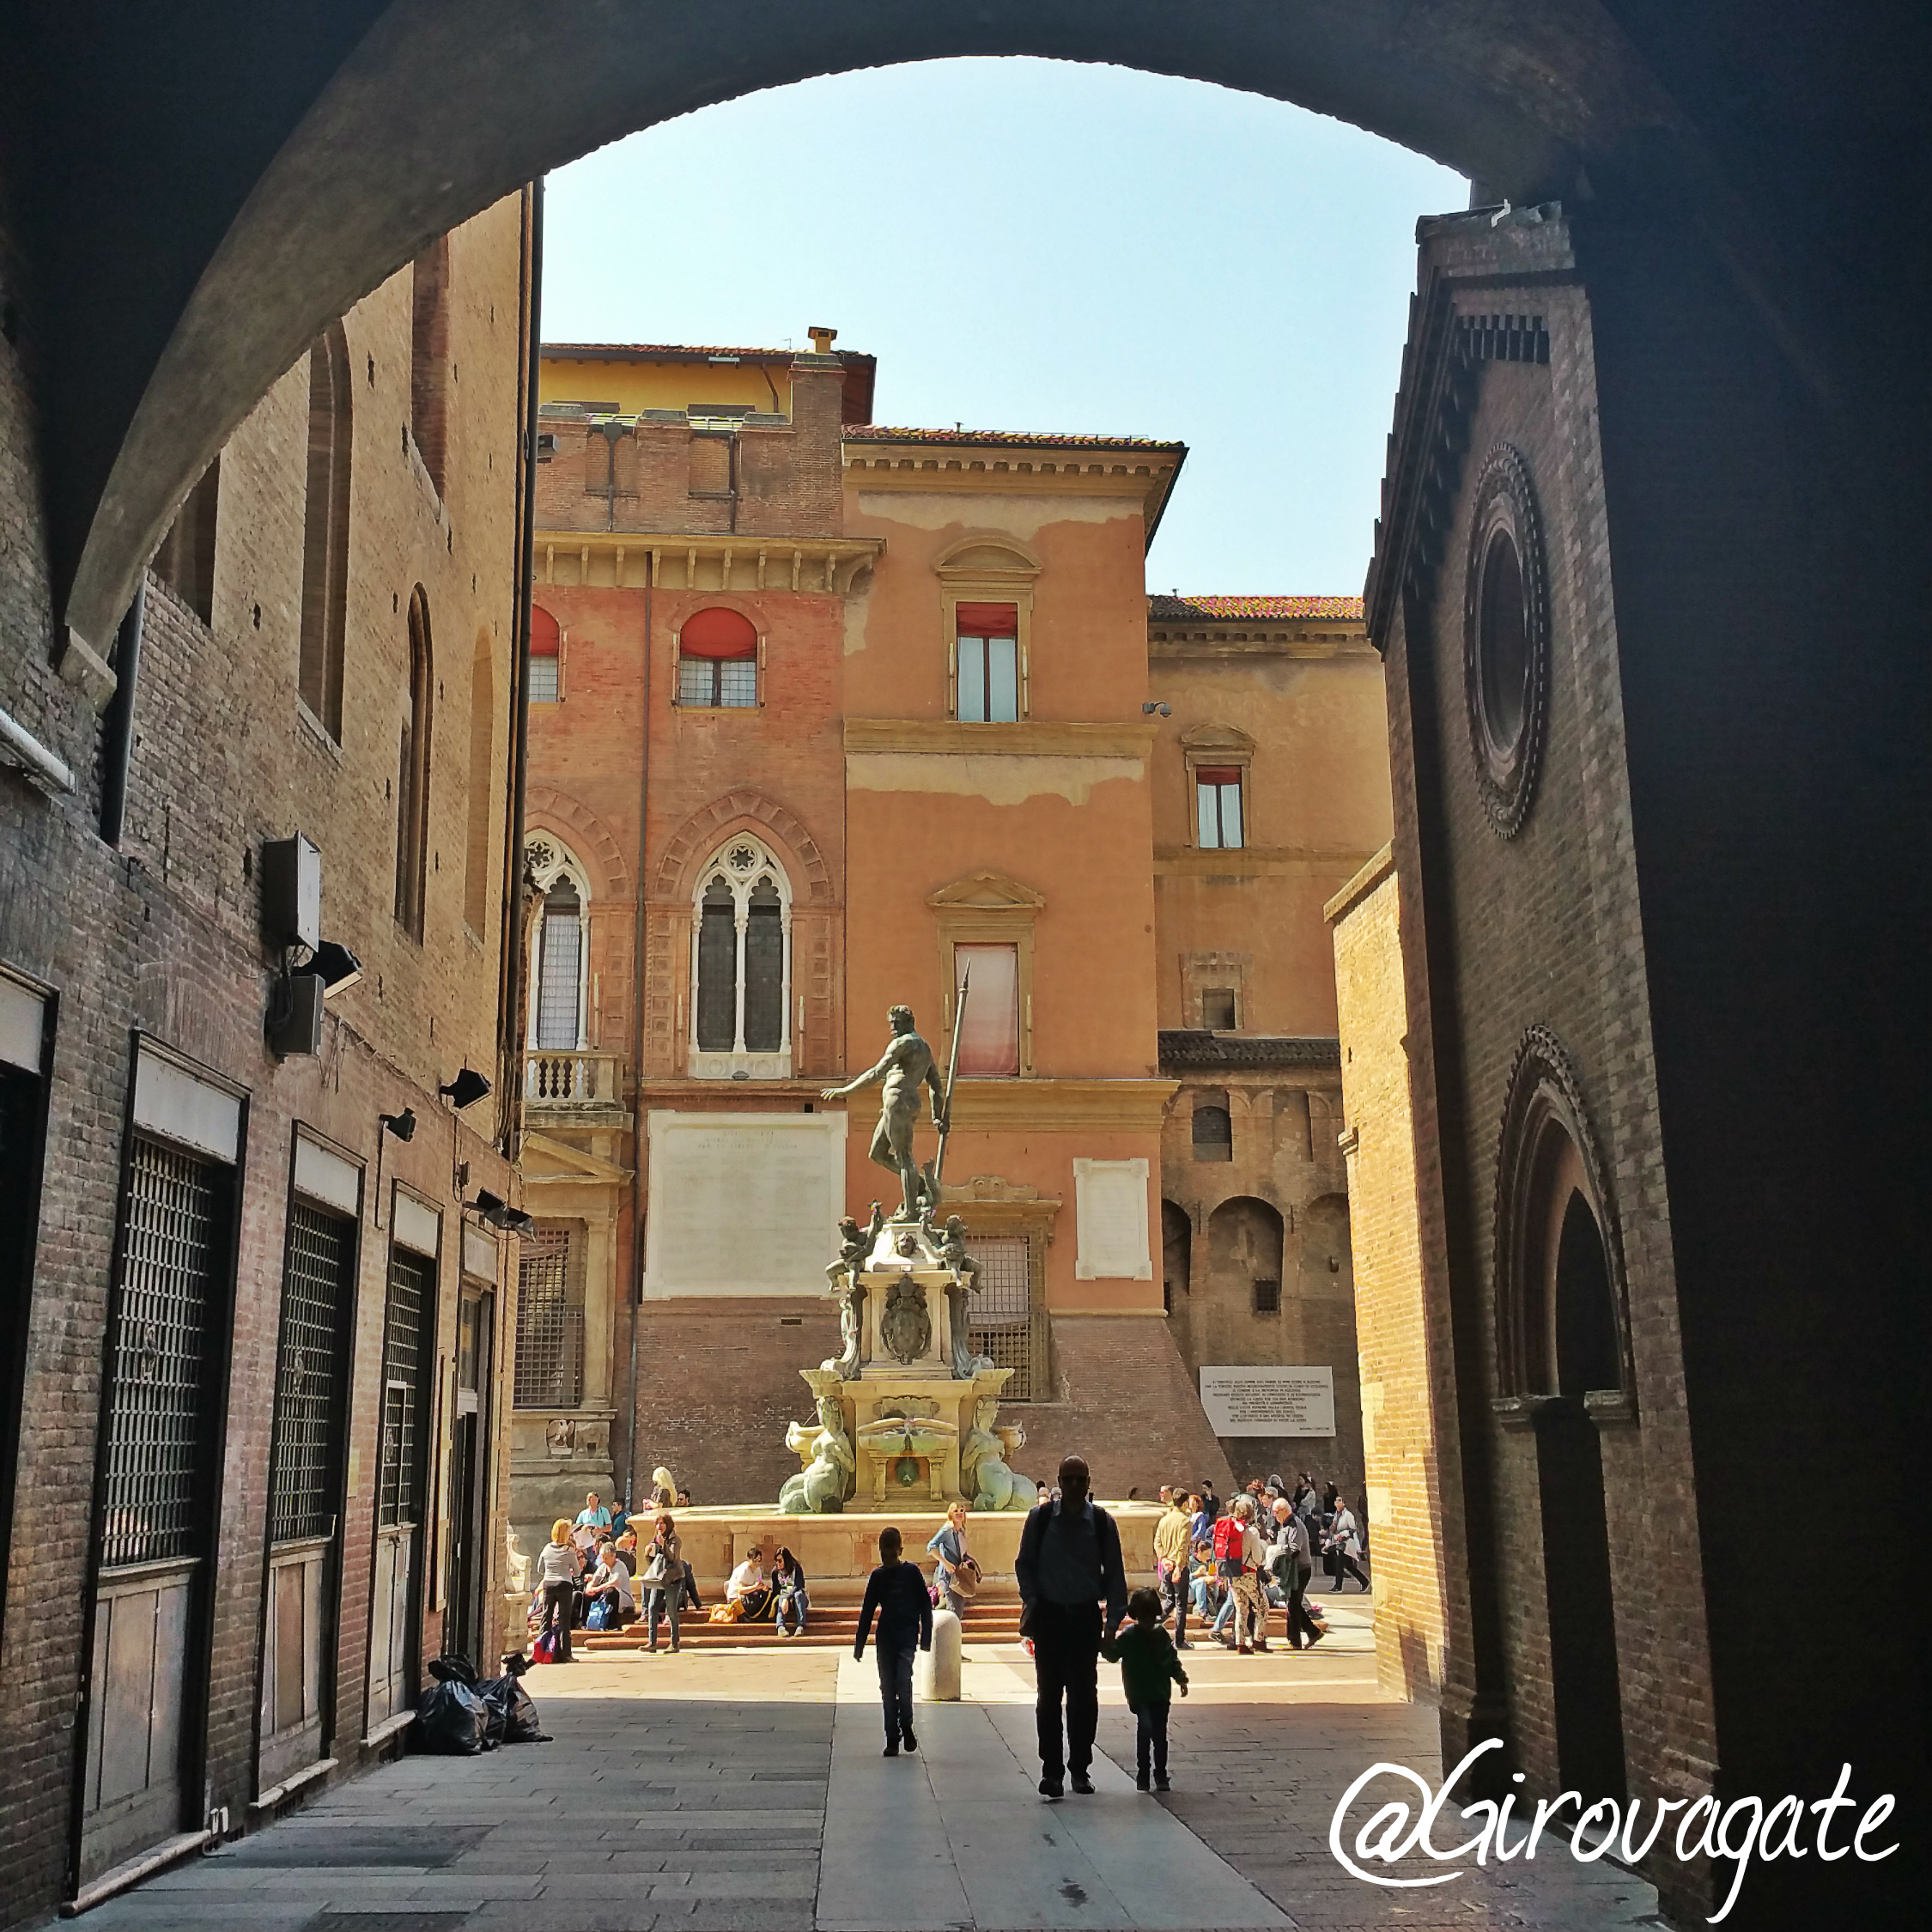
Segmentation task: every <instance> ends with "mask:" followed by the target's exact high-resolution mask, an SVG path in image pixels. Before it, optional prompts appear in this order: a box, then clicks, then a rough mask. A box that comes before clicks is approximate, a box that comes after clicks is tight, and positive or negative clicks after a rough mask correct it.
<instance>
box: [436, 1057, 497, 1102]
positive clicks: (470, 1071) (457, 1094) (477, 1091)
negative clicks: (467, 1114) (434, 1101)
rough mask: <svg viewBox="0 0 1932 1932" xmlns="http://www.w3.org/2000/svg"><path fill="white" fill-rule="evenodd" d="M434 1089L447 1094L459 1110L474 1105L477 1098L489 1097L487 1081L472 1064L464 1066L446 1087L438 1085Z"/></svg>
mask: <svg viewBox="0 0 1932 1932" xmlns="http://www.w3.org/2000/svg"><path fill="white" fill-rule="evenodd" d="M436 1091H437V1092H438V1093H440V1094H444V1095H447V1097H448V1098H449V1099H450V1100H451V1101H452V1102H453V1103H454V1104H455V1106H456V1108H457V1109H458V1111H459V1112H460V1111H461V1110H462V1109H464V1108H465V1107H474V1106H475V1105H476V1103H477V1102H478V1101H479V1100H487V1099H489V1081H488V1080H486V1079H485V1078H483V1075H482V1074H481V1073H479V1072H477V1070H476V1069H475V1068H474V1067H473V1066H465V1068H464V1069H463V1071H462V1072H460V1073H459V1074H458V1075H457V1076H456V1078H454V1079H453V1080H452V1081H451V1082H450V1084H448V1085H447V1087H438V1088H437V1089H436Z"/></svg>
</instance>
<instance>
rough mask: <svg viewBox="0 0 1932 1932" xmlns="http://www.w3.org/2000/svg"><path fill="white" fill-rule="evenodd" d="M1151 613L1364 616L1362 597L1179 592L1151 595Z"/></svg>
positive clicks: (1252, 615)
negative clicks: (1192, 595)
mask: <svg viewBox="0 0 1932 1932" xmlns="http://www.w3.org/2000/svg"><path fill="white" fill-rule="evenodd" d="M1147 611H1148V615H1149V616H1150V617H1202V618H1213V619H1223V618H1232V617H1354V618H1358V617H1361V616H1362V614H1363V605H1362V599H1361V598H1359V597H1340V596H1327V595H1324V594H1321V593H1320V592H1315V593H1311V594H1297V595H1289V596H1280V597H1247V596H1226V595H1222V594H1219V593H1212V594H1209V595H1206V596H1194V597H1182V596H1181V595H1180V594H1179V593H1178V592H1175V593H1164V592H1150V593H1149V594H1148V598H1147Z"/></svg>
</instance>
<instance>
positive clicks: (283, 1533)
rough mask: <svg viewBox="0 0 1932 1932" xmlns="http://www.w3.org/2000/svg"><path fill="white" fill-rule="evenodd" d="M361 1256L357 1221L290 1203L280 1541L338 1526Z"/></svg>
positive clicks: (278, 1455)
mask: <svg viewBox="0 0 1932 1932" xmlns="http://www.w3.org/2000/svg"><path fill="white" fill-rule="evenodd" d="M354 1266H355V1223H354V1222H353V1221H350V1220H348V1219H346V1218H343V1216H341V1215H339V1214H328V1213H325V1212H323V1211H322V1210H321V1209H320V1208H317V1207H311V1206H309V1205H308V1203H307V1202H306V1201H297V1202H295V1205H294V1206H292V1207H291V1208H290V1209H289V1249H288V1255H287V1258H286V1261H285V1262H284V1264H283V1282H282V1342H281V1353H280V1358H279V1360H278V1362H277V1364H276V1376H275V1455H274V1460H273V1465H272V1468H271V1471H270V1479H269V1498H270V1503H269V1534H270V1537H271V1538H272V1540H274V1541H276V1542H277V1543H292V1542H297V1541H300V1540H303V1539H305V1538H307V1537H314V1536H327V1535H330V1534H332V1533H333V1531H334V1529H335V1527H336V1518H335V1508H334V1504H335V1461H336V1441H337V1431H338V1430H339V1428H340V1418H341V1410H342V1391H341V1379H342V1368H341V1363H342V1340H343V1325H344V1322H345V1321H346V1319H347V1311H348V1309H349V1291H350V1280H351V1270H352V1269H353V1267H354Z"/></svg>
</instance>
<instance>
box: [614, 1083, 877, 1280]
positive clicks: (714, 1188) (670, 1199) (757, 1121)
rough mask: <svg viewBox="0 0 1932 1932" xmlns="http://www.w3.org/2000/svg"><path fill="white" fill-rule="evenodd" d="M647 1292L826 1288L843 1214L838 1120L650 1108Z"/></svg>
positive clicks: (841, 1121)
mask: <svg viewBox="0 0 1932 1932" xmlns="http://www.w3.org/2000/svg"><path fill="white" fill-rule="evenodd" d="M646 1124H647V1132H648V1133H649V1135H650V1142H651V1164H650V1186H651V1194H650V1200H649V1202H648V1204H647V1207H646V1210H645V1223H644V1293H645V1297H646V1298H647V1299H648V1300H652V1301H661V1300H664V1299H665V1298H666V1297H670V1296H673V1295H822V1294H823V1293H824V1292H825V1264H826V1263H827V1262H828V1261H830V1260H831V1259H832V1258H833V1256H834V1255H835V1254H836V1253H837V1252H838V1227H837V1223H838V1218H839V1216H840V1215H841V1214H842V1213H844V1212H845V1127H846V1116H845V1112H844V1109H842V1108H841V1109H838V1110H837V1111H836V1112H833V1113H829V1114H724V1113H718V1114H687V1113H682V1112H677V1111H673V1110H671V1109H652V1110H651V1112H650V1113H649V1114H647V1115H646Z"/></svg>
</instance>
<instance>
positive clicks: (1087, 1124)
mask: <svg viewBox="0 0 1932 1932" xmlns="http://www.w3.org/2000/svg"><path fill="white" fill-rule="evenodd" d="M1175 1087H1176V1083H1175V1082H1174V1081H1172V1080H1005V1079H987V1080H961V1081H960V1082H959V1083H958V1088H957V1092H956V1093H955V1095H954V1097H953V1103H952V1124H953V1126H954V1127H956V1128H957V1129H959V1130H960V1131H961V1132H963V1133H1002V1132H1005V1131H1008V1130H1015V1131H1023V1130H1024V1129H1027V1128H1039V1129H1041V1130H1042V1131H1046V1132H1054V1131H1056V1130H1074V1129H1079V1130H1084V1131H1087V1132H1092V1133H1155V1134H1157V1133H1159V1132H1160V1131H1161V1122H1162V1121H1163V1118H1164V1115H1165V1111H1166V1108H1167V1103H1168V1102H1169V1101H1170V1099H1171V1098H1172V1097H1173V1095H1174V1091H1175ZM868 1098H869V1099H870V1100H871V1102H872V1104H871V1105H869V1106H867V1107H866V1109H865V1111H864V1112H863V1113H861V1112H860V1107H859V1105H858V1102H859V1101H861V1100H866V1099H868ZM877 1119H878V1103H877V1095H876V1093H873V1094H870V1095H859V1096H855V1097H854V1104H853V1109H852V1124H853V1127H854V1131H856V1130H857V1129H858V1128H859V1127H861V1126H863V1127H865V1128H866V1131H867V1132H870V1131H871V1128H872V1123H873V1121H876V1120H877Z"/></svg>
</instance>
